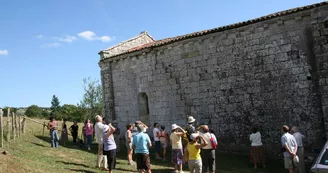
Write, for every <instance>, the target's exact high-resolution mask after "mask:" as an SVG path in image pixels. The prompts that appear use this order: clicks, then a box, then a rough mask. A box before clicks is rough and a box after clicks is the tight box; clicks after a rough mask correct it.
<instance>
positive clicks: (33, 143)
mask: <svg viewBox="0 0 328 173" xmlns="http://www.w3.org/2000/svg"><path fill="white" fill-rule="evenodd" d="M31 144H34V145H36V146H40V147H47V146H44V145H42V144H38V143H36V142H31Z"/></svg>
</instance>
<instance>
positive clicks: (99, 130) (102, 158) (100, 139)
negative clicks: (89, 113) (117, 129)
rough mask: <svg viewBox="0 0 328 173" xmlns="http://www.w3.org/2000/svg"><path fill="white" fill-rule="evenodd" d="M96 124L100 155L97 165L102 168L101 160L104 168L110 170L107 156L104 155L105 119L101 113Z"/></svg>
mask: <svg viewBox="0 0 328 173" xmlns="http://www.w3.org/2000/svg"><path fill="white" fill-rule="evenodd" d="M96 121H97V122H96V124H95V138H96V143H97V144H98V155H97V156H98V157H97V167H98V168H100V167H101V166H100V165H101V162H103V164H104V165H103V167H104V170H106V171H108V168H107V157H106V156H105V155H103V149H104V148H103V146H104V143H103V126H104V124H103V120H102V117H101V116H100V115H97V116H96Z"/></svg>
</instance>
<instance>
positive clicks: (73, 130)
mask: <svg viewBox="0 0 328 173" xmlns="http://www.w3.org/2000/svg"><path fill="white" fill-rule="evenodd" d="M69 130H70V131H71V134H72V136H73V145H74V146H76V145H77V136H78V131H79V126H78V125H77V121H74V124H73V125H71V127H70V128H69Z"/></svg>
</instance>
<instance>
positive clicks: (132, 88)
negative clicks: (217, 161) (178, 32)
mask: <svg viewBox="0 0 328 173" xmlns="http://www.w3.org/2000/svg"><path fill="white" fill-rule="evenodd" d="M99 55H100V56H101V60H100V62H99V66H100V68H101V79H102V85H103V89H104V102H105V114H106V115H105V116H106V117H110V118H112V119H116V120H117V121H118V122H119V124H120V127H121V128H122V129H124V126H125V124H126V123H132V122H134V121H135V120H138V119H140V120H142V121H145V123H147V124H148V125H149V126H151V125H152V124H153V123H154V122H158V123H160V124H164V125H166V127H167V130H170V125H171V124H173V123H177V124H178V125H181V126H185V125H186V118H187V117H188V116H189V115H193V116H194V117H195V118H196V119H197V122H198V124H203V123H205V124H208V125H210V126H211V127H212V128H213V129H214V130H215V134H216V135H217V137H218V140H219V143H220V144H219V149H220V150H223V151H236V152H245V151H248V147H249V145H250V143H249V141H248V136H249V134H250V128H251V127H252V126H257V127H259V129H260V132H261V134H262V140H263V142H264V144H265V146H266V148H267V151H269V152H271V153H277V152H279V149H280V136H281V133H280V130H279V129H280V127H281V125H283V124H287V125H296V126H299V127H300V130H301V132H302V133H304V134H305V136H306V137H307V140H306V146H305V147H306V149H307V151H310V150H311V149H313V148H320V147H321V146H322V143H323V142H324V141H325V136H327V133H328V3H327V2H323V3H319V4H313V5H309V6H306V7H300V8H295V9H291V10H287V11H283V12H278V13H275V14H270V15H268V16H264V17H260V18H257V19H253V20H249V21H246V22H241V23H237V24H233V25H228V26H224V27H219V28H214V29H210V30H205V31H200V32H195V33H191V34H187V35H183V36H178V37H173V38H167V39H163V40H158V41H155V40H154V39H153V38H152V37H151V36H150V35H149V34H148V33H147V32H142V33H141V34H139V35H138V36H136V37H134V38H131V39H129V40H127V41H125V42H122V43H120V44H119V45H117V46H114V47H111V48H109V49H105V50H103V51H101V52H100V53H99Z"/></svg>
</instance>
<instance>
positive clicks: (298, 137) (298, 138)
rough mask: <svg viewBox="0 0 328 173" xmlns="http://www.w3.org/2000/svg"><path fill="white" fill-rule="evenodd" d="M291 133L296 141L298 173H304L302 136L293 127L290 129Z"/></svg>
mask: <svg viewBox="0 0 328 173" xmlns="http://www.w3.org/2000/svg"><path fill="white" fill-rule="evenodd" d="M291 133H292V134H293V136H294V137H295V139H296V142H297V153H296V155H297V156H298V158H299V163H298V166H297V167H298V171H299V173H305V164H304V147H303V138H304V135H302V134H301V133H300V132H299V131H298V128H297V127H295V126H293V127H292V129H291Z"/></svg>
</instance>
